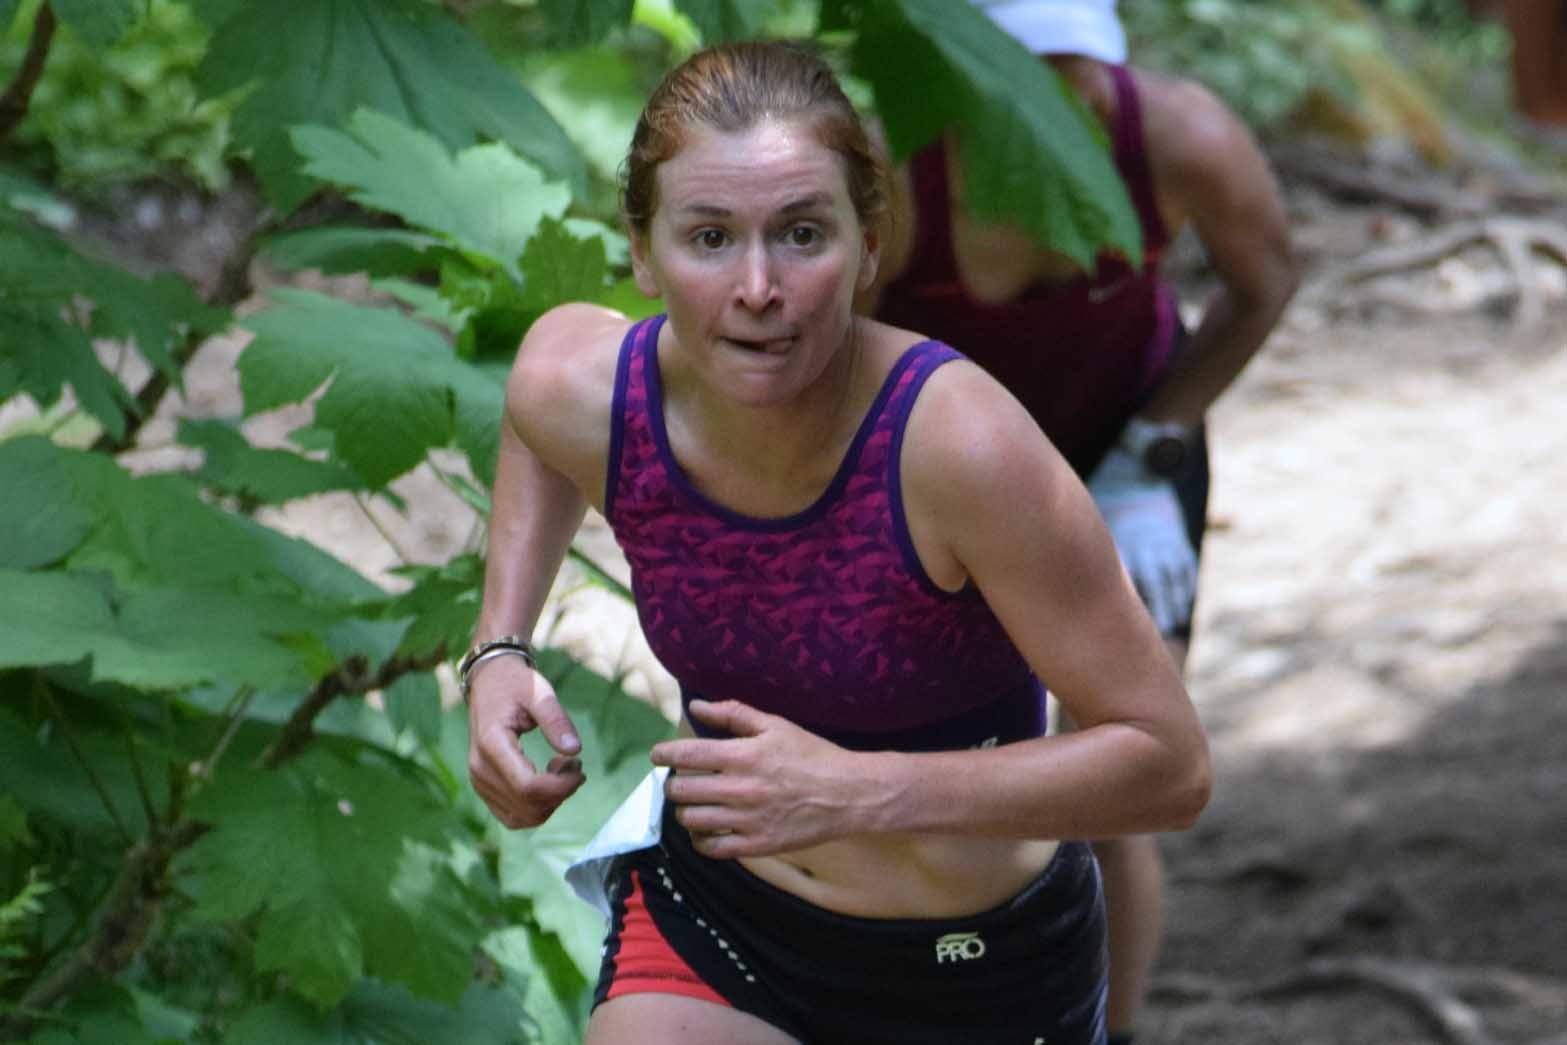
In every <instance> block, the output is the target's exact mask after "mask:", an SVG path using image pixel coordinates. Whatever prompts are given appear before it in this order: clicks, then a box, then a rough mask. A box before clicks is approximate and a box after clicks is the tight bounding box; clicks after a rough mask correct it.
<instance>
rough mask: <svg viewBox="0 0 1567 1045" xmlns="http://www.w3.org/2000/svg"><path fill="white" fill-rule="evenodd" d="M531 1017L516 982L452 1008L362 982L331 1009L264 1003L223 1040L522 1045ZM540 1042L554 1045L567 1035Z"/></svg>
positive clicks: (249, 1043) (478, 991)
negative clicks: (513, 987)
mask: <svg viewBox="0 0 1567 1045" xmlns="http://www.w3.org/2000/svg"><path fill="white" fill-rule="evenodd" d="M410 944H411V945H412V946H417V944H416V943H415V942H413V941H410ZM531 1022H532V1021H531V1019H530V1016H529V1013H528V1011H527V1009H526V1007H525V1005H524V1003H523V1001H522V999H521V998H520V997H519V996H518V994H517V992H516V990H514V989H512V988H510V987H499V988H492V987H485V986H483V985H482V984H477V983H476V984H473V985H472V986H470V987H469V988H468V990H467V991H466V992H465V993H464V994H463V997H462V1001H461V1003H460V1004H459V1005H457V1006H456V1007H455V1008H454V1007H448V1006H445V1005H440V1004H438V1003H436V1002H432V1001H428V1000H426V999H423V998H417V997H415V996H413V995H412V994H410V993H408V992H407V991H406V990H403V989H402V988H401V987H398V986H396V985H395V984H385V983H378V982H376V981H375V980H362V981H360V982H359V983H358V985H356V986H355V987H354V989H353V992H352V993H351V994H349V995H348V997H346V998H344V999H343V1002H342V1004H340V1005H338V1006H337V1007H336V1008H335V1009H332V1010H331V1011H329V1012H322V1011H320V1010H319V1009H315V1008H312V1007H311V1006H309V1005H306V1004H305V1003H304V1002H302V1001H300V1000H299V999H297V998H293V997H288V996H285V997H282V998H279V999H277V1000H274V1001H269V1002H266V1003H264V1004H261V1005H258V1006H256V1007H255V1008H252V1009H249V1010H248V1011H246V1012H245V1013H244V1014H243V1015H242V1016H240V1018H239V1019H238V1020H236V1021H235V1022H234V1025H233V1026H232V1027H231V1028H230V1030H229V1032H228V1034H227V1035H226V1036H225V1037H224V1039H223V1040H224V1042H225V1045H279V1043H280V1042H287V1043H288V1045H430V1043H432V1042H462V1043H463V1045H516V1043H518V1042H522V1041H527V1040H532V1039H531V1038H529V1037H527V1036H525V1034H524V1028H526V1027H528V1026H530V1025H531ZM540 1040H542V1042H543V1043H544V1045H556V1043H564V1042H565V1041H566V1040H567V1039H564V1038H544V1039H540Z"/></svg>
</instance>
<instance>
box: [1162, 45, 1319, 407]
mask: <svg viewBox="0 0 1567 1045" xmlns="http://www.w3.org/2000/svg"><path fill="white" fill-rule="evenodd" d="M1138 77H1139V83H1143V84H1146V87H1145V90H1144V98H1145V99H1146V104H1145V108H1146V114H1147V130H1146V140H1147V142H1148V149H1149V154H1150V157H1151V159H1152V163H1153V170H1154V180H1155V183H1156V184H1157V186H1158V189H1159V198H1160V201H1161V207H1162V208H1163V210H1164V211H1165V214H1164V217H1165V219H1166V223H1167V225H1168V227H1169V228H1170V230H1171V232H1172V234H1173V233H1174V232H1175V231H1177V230H1178V229H1179V228H1180V227H1181V226H1182V225H1184V224H1186V223H1188V222H1189V223H1190V224H1191V226H1192V228H1193V230H1194V231H1195V232H1196V234H1197V238H1198V239H1199V241H1200V242H1201V243H1202V246H1203V249H1204V250H1205V251H1206V252H1207V255H1208V259H1209V262H1210V264H1212V266H1213V268H1214V271H1215V272H1216V273H1217V274H1218V276H1219V279H1220V287H1219V288H1218V290H1216V291H1215V292H1214V294H1213V296H1212V297H1211V298H1210V299H1209V300H1208V302H1207V303H1206V307H1205V308H1204V310H1203V315H1202V319H1201V321H1200V322H1199V323H1198V325H1197V329H1196V330H1194V331H1193V332H1192V335H1191V340H1190V342H1189V344H1188V345H1187V348H1186V351H1185V352H1184V353H1183V355H1182V357H1181V359H1180V360H1178V361H1177V362H1176V364H1175V367H1174V369H1173V370H1172V371H1171V372H1170V374H1169V375H1168V376H1167V377H1166V378H1165V380H1164V381H1163V382H1162V383H1161V384H1160V386H1159V389H1158V391H1157V392H1155V393H1154V395H1153V397H1152V398H1151V399H1150V400H1149V402H1148V403H1147V404H1146V405H1145V406H1144V408H1143V410H1142V411H1141V414H1142V416H1144V417H1147V418H1149V419H1150V420H1155V421H1173V422H1179V423H1182V424H1187V425H1193V424H1196V423H1197V422H1198V421H1199V420H1201V418H1202V415H1203V414H1204V413H1205V412H1206V411H1207V409H1208V407H1209V406H1211V405H1212V404H1213V402H1214V400H1216V399H1218V397H1219V396H1220V395H1221V394H1222V393H1223V391H1224V390H1225V389H1226V388H1227V387H1229V385H1230V383H1231V382H1233V381H1234V380H1235V378H1236V377H1237V376H1238V375H1239V374H1240V372H1241V370H1243V369H1244V368H1245V366H1246V364H1247V363H1248V362H1249V361H1250V360H1251V358H1252V356H1253V355H1255V354H1256V352H1257V350H1258V349H1259V348H1261V347H1262V344H1263V342H1264V341H1266V340H1267V337H1268V334H1269V332H1271V331H1272V329H1273V327H1274V325H1275V324H1276V323H1277V322H1278V320H1279V316H1280V315H1281V314H1282V313H1283V311H1284V308H1285V306H1286V305H1287V304H1288V303H1289V300H1290V297H1291V296H1292V295H1293V294H1294V293H1295V288H1296V286H1297V285H1298V283H1299V279H1300V275H1299V268H1298V266H1297V264H1296V261H1295V258H1294V255H1293V252H1292V250H1291V247H1290V239H1289V220H1288V216H1287V214H1286V212H1285V208H1284V202H1283V199H1282V197H1281V195H1280V193H1279V189H1278V185H1277V183H1276V181H1275V180H1274V177H1273V172H1272V170H1271V169H1270V168H1269V166H1268V161H1267V158H1266V157H1265V156H1264V155H1263V154H1262V150H1261V149H1260V148H1259V147H1258V145H1257V142H1256V140H1255V139H1254V138H1253V137H1252V134H1251V132H1250V131H1249V130H1248V129H1247V128H1246V126H1245V125H1244V124H1242V123H1241V121H1240V120H1239V119H1238V118H1237V117H1236V116H1235V114H1234V113H1232V112H1230V110H1229V109H1227V108H1226V107H1225V106H1224V104H1223V103H1222V102H1220V101H1219V100H1218V99H1217V98H1215V97H1214V96H1213V94H1212V93H1211V92H1209V91H1208V89H1207V88H1205V87H1202V86H1200V85H1198V84H1196V83H1193V82H1190V81H1185V80H1170V79H1166V78H1163V77H1154V76H1151V75H1147V74H1142V73H1139V74H1138Z"/></svg>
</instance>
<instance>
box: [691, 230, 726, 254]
mask: <svg viewBox="0 0 1567 1045" xmlns="http://www.w3.org/2000/svg"><path fill="white" fill-rule="evenodd" d="M724 243H725V236H724V234H723V233H722V232H720V231H719V230H717V229H703V230H702V231H701V232H698V233H697V234H696V245H697V246H699V247H702V248H703V249H705V250H717V249H718V248H720V247H722V246H723V245H724Z"/></svg>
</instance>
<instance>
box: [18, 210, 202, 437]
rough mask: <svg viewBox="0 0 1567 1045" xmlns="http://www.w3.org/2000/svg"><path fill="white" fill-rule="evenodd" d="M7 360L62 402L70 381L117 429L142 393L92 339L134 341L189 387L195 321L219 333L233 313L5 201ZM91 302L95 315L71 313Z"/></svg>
mask: <svg viewBox="0 0 1567 1045" xmlns="http://www.w3.org/2000/svg"><path fill="white" fill-rule="evenodd" d="M0 272H5V273H6V274H7V279H5V280H4V281H0V363H5V362H7V361H8V360H9V362H10V364H11V374H12V376H11V378H10V381H11V383H12V386H13V387H5V386H4V385H0V398H4V397H6V396H9V395H11V394H13V393H14V392H16V391H25V392H27V393H29V394H30V395H32V396H33V397H34V398H36V399H38V400H39V401H40V402H41V403H44V404H48V403H53V402H54V401H55V400H57V399H58V398H59V395H60V391H61V388H62V386H64V385H67V384H69V385H70V386H71V387H72V389H73V390H74V391H75V393H76V397H77V399H78V400H79V401H80V402H81V403H82V406H83V408H84V409H85V410H86V411H87V412H88V413H89V414H91V415H92V416H93V417H94V418H95V419H96V420H97V421H98V422H99V423H100V424H102V425H103V426H104V427H105V428H106V429H108V430H109V431H110V432H111V433H113V434H115V435H116V436H118V435H121V434H123V432H124V414H125V412H126V411H127V410H131V409H134V403H135V401H134V400H133V399H132V398H131V397H130V395H129V393H127V392H126V391H125V388H124V386H123V385H121V383H120V381H119V379H118V378H117V377H115V376H114V375H113V374H111V373H110V372H109V371H108V370H106V369H104V367H103V365H102V364H101V363H99V361H98V358H97V355H96V354H95V353H94V352H93V350H92V344H91V341H90V340H89V338H90V337H91V338H111V339H116V340H131V341H134V342H135V344H136V347H137V349H138V350H139V351H140V352H141V354H142V355H143V357H145V358H146V360H147V361H148V362H149V363H150V364H152V366H154V367H155V368H157V369H158V370H159V371H161V372H162V373H164V374H165V375H167V376H168V377H169V378H170V379H171V380H172V381H173V383H174V385H175V387H176V388H178V387H181V384H180V383H181V381H182V380H183V372H182V370H181V368H180V364H179V363H178V361H177V360H176V358H175V348H176V345H177V344H178V343H179V342H180V341H181V340H183V338H184V336H185V333H186V331H187V330H190V329H195V330H199V331H203V332H207V333H215V332H217V331H219V330H221V329H223V328H224V327H225V326H226V325H227V324H228V321H229V314H228V313H227V312H225V311H224V310H222V309H214V308H209V307H208V306H206V305H204V304H202V303H201V301H200V300H199V299H198V298H197V297H196V295H195V294H194V293H193V292H192V291H191V289H190V288H189V287H188V286H186V285H185V284H184V283H183V282H182V281H181V280H179V279H177V278H175V277H174V276H171V275H168V274H163V275H160V276H157V277H155V278H153V279H151V280H144V279H141V278H139V277H137V276H135V275H133V274H131V273H130V272H127V271H125V270H123V269H120V268H118V267H116V266H114V265H109V264H104V263H101V262H97V261H93V260H91V259H89V258H87V257H84V256H83V255H81V254H78V253H77V252H76V251H74V250H72V249H71V248H70V247H69V246H68V245H67V244H66V243H65V241H64V240H62V239H61V238H60V237H59V236H57V235H55V234H53V233H50V232H46V231H44V230H42V229H39V228H37V227H36V226H34V225H32V224H31V222H28V221H25V220H23V219H20V218H18V217H16V216H15V215H14V214H13V213H10V212H7V211H4V210H0ZM82 299H85V300H87V301H88V302H90V303H91V314H90V317H89V318H88V319H87V320H86V321H85V322H81V321H77V322H68V321H67V320H66V319H65V318H64V317H66V316H71V317H77V316H79V315H80V313H81V311H82V310H81V308H80V307H79V304H78V303H79V302H80V301H81V300H82Z"/></svg>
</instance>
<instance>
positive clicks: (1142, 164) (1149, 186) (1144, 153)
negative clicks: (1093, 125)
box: [1106, 65, 1170, 260]
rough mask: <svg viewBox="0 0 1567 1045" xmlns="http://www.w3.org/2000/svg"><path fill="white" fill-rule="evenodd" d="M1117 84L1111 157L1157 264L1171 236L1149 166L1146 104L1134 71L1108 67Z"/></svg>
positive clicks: (1120, 66) (1111, 133) (1146, 244)
mask: <svg viewBox="0 0 1567 1045" xmlns="http://www.w3.org/2000/svg"><path fill="white" fill-rule="evenodd" d="M1106 68H1108V69H1109V70H1110V78H1111V80H1112V81H1113V82H1114V83H1115V120H1114V122H1113V125H1112V126H1111V128H1110V147H1111V155H1112V157H1113V158H1114V160H1115V167H1116V170H1118V171H1120V172H1121V180H1122V181H1123V182H1125V183H1126V191H1127V194H1128V195H1130V196H1131V198H1132V206H1133V207H1135V208H1136V209H1137V218H1138V221H1139V222H1140V223H1141V225H1142V229H1143V249H1144V251H1145V252H1146V253H1147V254H1148V255H1149V256H1150V257H1151V258H1152V259H1155V260H1157V258H1158V255H1159V251H1160V250H1161V249H1163V247H1164V246H1165V244H1167V243H1169V241H1170V236H1169V232H1168V230H1167V229H1165V227H1164V217H1163V216H1162V215H1161V214H1160V213H1159V196H1158V193H1157V192H1156V191H1155V190H1154V181H1153V169H1152V167H1151V166H1150V165H1149V163H1148V145H1147V141H1146V139H1145V137H1144V134H1143V100H1142V96H1141V94H1140V93H1139V92H1138V90H1137V81H1136V79H1135V78H1134V77H1133V76H1132V71H1131V70H1130V69H1128V68H1127V67H1126V66H1124V65H1110V66H1106Z"/></svg>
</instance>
